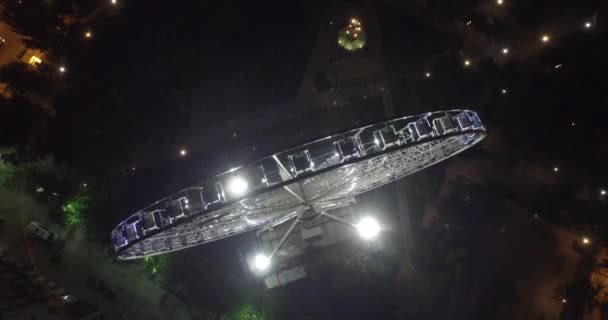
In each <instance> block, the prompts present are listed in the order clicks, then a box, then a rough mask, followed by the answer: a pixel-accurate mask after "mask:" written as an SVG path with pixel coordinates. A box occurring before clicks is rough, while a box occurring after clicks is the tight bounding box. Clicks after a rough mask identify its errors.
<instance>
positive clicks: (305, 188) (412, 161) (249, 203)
mask: <svg viewBox="0 0 608 320" xmlns="http://www.w3.org/2000/svg"><path fill="white" fill-rule="evenodd" d="M438 118H444V119H448V120H449V121H450V123H451V124H452V125H453V127H454V129H453V130H451V131H449V132H448V131H446V130H443V129H444V128H443V125H444V124H445V121H444V123H443V124H442V123H441V122H440V121H434V120H432V121H429V119H438ZM446 121H447V120H446ZM440 124H441V126H442V128H439V127H438V126H439V125H440ZM419 125H426V126H428V128H427V129H428V133H425V132H422V131H421V130H420V128H418V127H417V126H419ZM388 128H393V130H394V132H395V133H396V134H397V135H398V136H399V137H401V138H400V141H399V143H393V144H392V145H390V146H386V147H385V148H383V149H381V148H379V147H378V146H377V144H376V143H375V142H374V140H375V136H376V134H374V133H375V132H378V131H379V130H386V129H388ZM485 135H486V130H485V127H484V126H483V124H482V123H481V120H480V119H479V117H478V116H477V114H476V113H475V112H473V111H469V110H450V111H440V112H432V113H426V114H421V115H415V116H406V117H399V118H395V119H391V120H387V121H383V122H380V123H375V124H371V125H367V126H364V127H360V128H354V129H351V130H347V131H344V132H341V133H337V134H334V135H331V136H329V137H325V138H322V139H318V140H315V141H312V142H309V143H306V144H303V145H300V146H297V147H295V148H290V149H288V150H285V151H283V152H279V153H276V154H273V155H270V156H268V157H265V158H262V159H260V160H257V161H255V162H253V163H251V164H248V165H244V166H242V167H239V168H235V169H232V170H230V171H228V172H226V173H223V174H220V175H218V176H215V177H213V178H210V179H208V180H206V181H203V182H201V183H199V184H196V185H195V186H193V187H190V188H187V189H184V190H182V191H179V192H177V193H175V194H174V195H171V196H169V197H167V198H165V199H161V200H159V201H157V202H156V203H154V204H152V205H151V206H148V207H147V208H144V209H142V210H140V211H138V212H136V213H135V214H134V215H140V216H141V215H142V214H143V213H145V212H149V211H154V210H161V211H162V210H166V208H164V207H163V206H164V204H165V203H166V202H167V201H176V199H181V198H183V197H188V192H187V191H188V190H192V189H193V188H201V187H202V188H205V187H210V186H213V187H214V189H217V190H218V191H219V190H223V189H224V188H223V184H224V183H225V182H226V181H227V180H228V179H229V178H230V177H233V176H235V175H236V176H242V177H244V178H247V177H248V176H249V173H251V172H253V171H252V170H257V169H258V168H261V171H262V175H263V178H262V179H260V180H262V181H260V183H257V182H256V183H250V184H249V185H250V189H248V190H247V192H246V193H245V194H243V195H241V196H239V197H236V196H233V195H230V194H228V193H226V194H224V193H223V192H222V194H221V195H220V200H219V201H216V202H215V203H214V204H213V205H210V204H207V203H206V202H205V201H206V200H205V199H202V202H203V203H204V205H202V206H194V205H192V206H190V207H189V208H186V209H187V210H183V215H180V218H179V219H177V218H176V219H170V221H169V223H168V224H163V225H162V226H161V227H160V228H159V229H157V230H147V231H146V232H143V233H144V234H142V235H139V238H137V239H135V240H133V241H127V243H126V244H124V245H123V244H120V243H117V244H114V245H115V246H114V249H115V251H116V252H117V254H118V257H119V258H120V259H136V258H142V257H145V256H151V255H157V254H163V253H166V252H171V251H176V250H181V249H185V248H189V247H192V246H196V245H200V244H203V243H207V242H211V241H215V240H219V239H223V238H226V237H230V236H232V235H235V234H238V233H241V232H246V231H249V230H254V229H258V228H263V227H265V226H272V225H277V224H280V223H284V222H286V221H288V220H289V219H293V218H294V217H298V216H301V215H302V214H303V213H304V212H307V211H310V210H312V211H314V212H319V213H320V212H326V211H328V210H333V209H336V208H340V207H343V206H346V205H349V204H351V203H353V201H354V198H355V196H356V195H358V194H361V193H364V192H367V191H369V190H371V189H374V188H377V187H379V186H382V185H384V184H386V183H389V182H391V181H393V180H395V179H399V178H402V177H404V176H407V175H409V174H411V173H413V172H416V171H418V170H421V169H423V168H426V167H428V166H430V165H433V164H434V163H437V162H439V161H441V160H444V159H446V158H448V157H450V156H453V155H455V154H457V153H459V152H461V151H463V150H465V149H467V148H469V147H471V146H472V145H474V144H475V143H477V142H479V141H481V139H483V138H484V137H485ZM344 139H352V141H354V142H356V144H357V148H359V154H355V155H352V156H351V157H350V158H348V159H347V158H345V157H343V156H341V155H342V154H341V152H342V150H340V149H339V148H338V145H337V142H338V141H341V140H344ZM309 150H314V151H315V152H309ZM298 154H306V155H307V156H308V157H310V161H311V162H312V163H315V164H319V166H318V167H315V169H314V170H310V171H306V172H299V173H297V174H295V173H293V172H291V171H290V170H288V169H287V168H293V166H292V161H291V160H292V157H293V156H294V155H298ZM336 154H338V156H336ZM186 200H188V198H186ZM182 201H183V200H182ZM190 202H192V201H190ZM181 205H182V202H180V206H181ZM131 216H133V215H131ZM161 216H162V215H161ZM124 226H125V224H124V223H122V222H121V224H119V225H118V226H117V227H116V228H115V229H114V230H113V232H112V235H113V236H114V234H115V233H117V234H119V233H122V232H123V230H124Z"/></svg>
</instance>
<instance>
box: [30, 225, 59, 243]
mask: <svg viewBox="0 0 608 320" xmlns="http://www.w3.org/2000/svg"><path fill="white" fill-rule="evenodd" d="M26 231H27V232H28V233H29V234H30V235H32V236H35V237H38V238H39V239H42V240H44V241H46V242H49V243H59V242H60V241H61V237H60V236H59V235H58V234H57V233H55V232H53V231H50V230H49V228H47V227H46V226H45V225H43V224H42V223H40V222H36V221H32V222H30V224H28V225H27V229H26Z"/></svg>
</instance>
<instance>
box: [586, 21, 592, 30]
mask: <svg viewBox="0 0 608 320" xmlns="http://www.w3.org/2000/svg"><path fill="white" fill-rule="evenodd" d="M591 26H592V24H591V22H589V21H587V22H585V29H591Z"/></svg>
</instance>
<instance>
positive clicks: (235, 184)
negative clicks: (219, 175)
mask: <svg viewBox="0 0 608 320" xmlns="http://www.w3.org/2000/svg"><path fill="white" fill-rule="evenodd" d="M248 188H249V184H248V183H247V181H245V179H243V178H241V177H239V176H235V177H233V178H232V179H231V180H230V181H229V182H228V192H230V193H231V194H232V195H233V196H236V197H240V196H242V195H244V194H245V192H247V189H248Z"/></svg>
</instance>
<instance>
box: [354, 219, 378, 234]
mask: <svg viewBox="0 0 608 320" xmlns="http://www.w3.org/2000/svg"><path fill="white" fill-rule="evenodd" d="M357 229H358V230H359V235H360V236H361V237H363V238H365V239H373V238H375V237H376V236H377V235H378V233H380V225H379V224H378V222H377V221H376V220H375V219H372V218H369V217H366V218H363V219H361V221H359V223H358V224H357Z"/></svg>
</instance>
